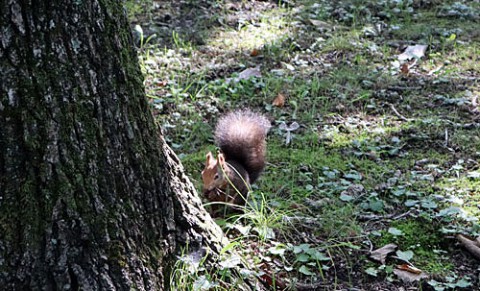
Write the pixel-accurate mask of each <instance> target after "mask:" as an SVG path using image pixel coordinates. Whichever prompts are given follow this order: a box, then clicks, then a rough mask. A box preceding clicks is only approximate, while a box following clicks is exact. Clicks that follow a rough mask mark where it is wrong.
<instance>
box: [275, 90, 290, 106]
mask: <svg viewBox="0 0 480 291" xmlns="http://www.w3.org/2000/svg"><path fill="white" fill-rule="evenodd" d="M286 99H287V98H286V97H285V95H283V94H282V93H278V95H277V97H275V99H273V102H272V105H273V106H277V107H283V106H285V100H286Z"/></svg>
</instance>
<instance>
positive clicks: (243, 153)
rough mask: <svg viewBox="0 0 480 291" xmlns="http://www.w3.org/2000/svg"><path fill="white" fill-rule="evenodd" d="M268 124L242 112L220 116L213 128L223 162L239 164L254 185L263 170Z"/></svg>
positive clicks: (257, 116)
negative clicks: (223, 157) (224, 158)
mask: <svg viewBox="0 0 480 291" xmlns="http://www.w3.org/2000/svg"><path fill="white" fill-rule="evenodd" d="M270 127H271V125H270V121H269V120H268V119H267V118H266V117H265V116H264V115H262V114H259V113H256V112H253V111H251V110H250V109H243V110H237V111H233V112H230V113H228V114H226V115H225V116H223V117H221V118H220V120H219V121H218V123H217V126H216V128H215V143H216V144H217V146H218V147H219V148H220V150H221V151H222V153H223V154H224V155H225V157H226V160H227V162H229V161H234V162H236V163H238V164H240V165H241V166H242V167H243V168H244V169H245V170H246V172H247V173H248V176H249V180H250V183H254V182H255V181H256V180H257V179H258V177H259V176H260V174H261V173H262V171H263V169H264V167H265V158H266V141H265V138H266V136H267V133H268V131H269V129H270Z"/></svg>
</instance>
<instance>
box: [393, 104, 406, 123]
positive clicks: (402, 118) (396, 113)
mask: <svg viewBox="0 0 480 291" xmlns="http://www.w3.org/2000/svg"><path fill="white" fill-rule="evenodd" d="M388 105H389V106H390V109H392V111H393V113H395V115H396V116H398V118H400V119H401V120H403V121H411V119H408V118H406V117H405V116H403V115H401V114H400V113H399V112H398V111H397V109H396V108H395V106H393V104H391V103H388Z"/></svg>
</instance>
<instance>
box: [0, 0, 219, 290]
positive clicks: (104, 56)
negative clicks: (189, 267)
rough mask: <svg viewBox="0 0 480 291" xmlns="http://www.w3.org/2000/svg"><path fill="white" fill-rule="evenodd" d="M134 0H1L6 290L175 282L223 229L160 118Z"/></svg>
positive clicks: (0, 149) (2, 279)
mask: <svg viewBox="0 0 480 291" xmlns="http://www.w3.org/2000/svg"><path fill="white" fill-rule="evenodd" d="M122 9H123V8H122V5H121V1H113V0H67V1H33V0H25V1H14V0H5V1H2V2H0V28H1V29H0V69H1V70H0V74H1V75H0V286H1V287H0V289H2V290H105V289H107V290H162V289H168V279H169V278H168V275H169V271H170V270H171V268H172V264H173V262H174V260H175V253H176V251H178V250H179V248H180V247H182V246H185V245H186V244H187V242H188V245H189V247H190V249H193V248H199V247H207V248H210V249H211V250H212V252H214V253H215V252H218V251H219V248H220V247H221V244H220V241H221V240H222V234H221V231H220V230H219V229H218V227H216V226H215V224H214V223H212V220H211V219H210V217H209V216H208V214H206V213H205V211H204V210H203V207H202V206H201V202H200V200H199V198H198V197H197V195H196V194H195V190H194V189H193V187H192V185H191V183H190V182H189V181H188V179H187V178H186V176H185V175H184V174H183V171H182V168H181V166H180V165H179V162H178V160H177V159H176V157H175V155H174V154H173V152H172V151H171V150H170V149H169V148H168V146H167V145H166V144H165V142H164V141H163V139H162V137H161V136H160V133H159V130H158V128H157V126H156V125H155V122H154V120H153V118H152V115H151V113H150V111H149V108H148V104H147V101H146V98H145V95H144V92H143V83H142V82H143V78H142V75H141V72H140V70H139V66H138V62H137V57H136V54H135V51H134V49H133V47H132V39H131V34H130V32H129V29H128V25H127V21H126V18H125V16H124V12H123V10H122Z"/></svg>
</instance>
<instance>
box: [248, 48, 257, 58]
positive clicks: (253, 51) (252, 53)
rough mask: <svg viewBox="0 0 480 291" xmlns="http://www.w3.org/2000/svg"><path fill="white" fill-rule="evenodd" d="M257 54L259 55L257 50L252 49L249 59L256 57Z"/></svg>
mask: <svg viewBox="0 0 480 291" xmlns="http://www.w3.org/2000/svg"><path fill="white" fill-rule="evenodd" d="M258 54H259V52H258V50H257V49H253V50H252V51H251V52H250V56H251V57H256V56H258Z"/></svg>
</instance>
